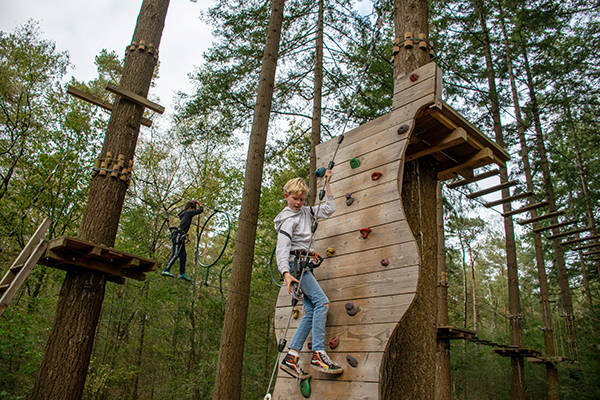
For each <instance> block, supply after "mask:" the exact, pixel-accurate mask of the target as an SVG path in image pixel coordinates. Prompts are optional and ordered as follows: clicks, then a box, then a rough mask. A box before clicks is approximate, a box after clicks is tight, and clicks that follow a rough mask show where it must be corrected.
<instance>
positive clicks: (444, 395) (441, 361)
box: [434, 182, 452, 400]
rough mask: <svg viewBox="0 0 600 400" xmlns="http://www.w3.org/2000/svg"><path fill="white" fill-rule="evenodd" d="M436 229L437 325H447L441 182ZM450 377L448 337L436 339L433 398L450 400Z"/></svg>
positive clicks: (446, 275) (446, 283) (446, 287)
mask: <svg viewBox="0 0 600 400" xmlns="http://www.w3.org/2000/svg"><path fill="white" fill-rule="evenodd" d="M436 209H437V214H436V217H437V230H438V232H437V233H438V254H437V257H438V259H437V262H438V264H437V265H438V279H439V283H438V286H437V326H438V327H440V326H446V325H448V274H447V272H446V249H445V246H444V206H443V197H442V183H441V182H438V185H437V198H436ZM451 384H452V379H451V376H450V339H438V341H437V359H436V368H435V397H434V399H435V400H450V399H451V397H452V396H451V390H450V387H451Z"/></svg>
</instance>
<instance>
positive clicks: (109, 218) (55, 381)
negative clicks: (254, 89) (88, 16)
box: [31, 0, 169, 400]
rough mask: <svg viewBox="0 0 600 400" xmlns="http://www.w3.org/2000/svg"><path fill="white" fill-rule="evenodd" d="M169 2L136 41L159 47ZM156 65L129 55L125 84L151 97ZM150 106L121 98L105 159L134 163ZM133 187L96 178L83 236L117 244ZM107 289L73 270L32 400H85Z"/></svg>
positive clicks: (156, 7)
mask: <svg viewBox="0 0 600 400" xmlns="http://www.w3.org/2000/svg"><path fill="white" fill-rule="evenodd" d="M168 7H169V0H144V2H143V4H142V7H141V10H140V14H139V16H138V20H137V25H136V28H135V32H134V34H133V41H134V42H139V41H142V40H143V41H144V42H145V43H148V44H152V45H154V46H156V48H157V49H158V45H159V43H160V39H161V36H162V30H163V27H164V22H165V18H166V15H167V9H168ZM155 66H156V60H155V59H154V57H153V56H152V55H151V54H149V53H147V52H142V51H135V52H128V53H127V55H126V57H125V66H124V69H123V76H122V78H121V83H120V86H121V88H123V89H126V90H129V91H132V92H134V93H137V94H138V95H140V96H144V97H146V96H147V94H148V90H149V88H150V82H151V80H152V73H153V72H154V68H155ZM143 112H144V107H142V106H140V105H138V104H136V103H133V102H131V101H129V100H127V99H123V98H120V97H117V99H116V100H115V106H114V108H113V112H112V115H111V118H110V121H109V123H108V128H107V132H106V136H105V139H104V144H103V148H102V157H106V155H107V153H108V152H110V153H112V155H113V156H115V157H116V156H117V155H118V154H123V155H124V156H125V160H126V161H129V160H133V157H134V153H135V146H136V143H137V138H138V134H139V127H140V120H141V117H142V113H143ZM126 191H127V184H126V183H125V182H123V181H122V180H120V179H114V178H111V177H110V176H101V175H96V177H95V178H93V180H92V183H91V187H90V194H89V197H88V203H87V206H86V209H85V212H84V215H83V219H82V222H81V227H80V230H79V235H78V236H79V237H80V238H81V239H84V240H88V241H91V242H93V243H97V244H103V245H106V246H113V245H114V242H115V237H116V234H117V228H118V225H119V218H120V215H121V209H122V207H123V201H124V199H125V193H126ZM105 286H106V275H104V274H102V273H98V272H92V271H80V272H68V273H67V276H66V278H65V280H64V283H63V286H62V288H61V291H60V295H59V299H58V305H57V309H56V317H55V320H54V326H53V328H52V332H51V333H50V337H49V339H48V344H47V347H46V352H45V354H44V358H43V359H42V362H41V365H40V368H39V370H38V373H37V376H36V380H35V384H34V388H33V392H32V395H31V398H32V399H53V400H58V399H73V400H75V399H81V397H82V393H83V388H84V385H85V379H86V376H87V370H88V365H89V361H90V355H91V351H92V346H93V343H94V336H95V331H96V327H97V325H98V319H99V317H100V311H101V308H102V302H103V300H104V290H105Z"/></svg>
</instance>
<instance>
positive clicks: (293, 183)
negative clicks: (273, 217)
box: [283, 178, 308, 195]
mask: <svg viewBox="0 0 600 400" xmlns="http://www.w3.org/2000/svg"><path fill="white" fill-rule="evenodd" d="M283 191H284V192H285V194H293V195H303V194H308V186H306V183H304V179H302V178H294V179H290V180H289V181H287V183H286V184H285V185H284V186H283Z"/></svg>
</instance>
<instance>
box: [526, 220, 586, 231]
mask: <svg viewBox="0 0 600 400" xmlns="http://www.w3.org/2000/svg"><path fill="white" fill-rule="evenodd" d="M578 222H579V220H578V219H572V220H570V221H564V222H561V223H558V224H554V225H548V226H543V227H541V228H537V229H534V230H533V231H534V232H535V233H540V232H543V231H547V230H550V229H554V228H562V227H564V226H569V225H573V224H576V223H578Z"/></svg>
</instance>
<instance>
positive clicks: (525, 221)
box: [517, 211, 565, 225]
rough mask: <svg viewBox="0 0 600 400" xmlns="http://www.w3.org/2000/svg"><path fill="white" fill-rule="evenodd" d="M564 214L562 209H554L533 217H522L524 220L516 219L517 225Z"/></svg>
mask: <svg viewBox="0 0 600 400" xmlns="http://www.w3.org/2000/svg"><path fill="white" fill-rule="evenodd" d="M564 214H565V212H564V211H554V212H551V213H548V214H544V215H540V216H537V217H535V218H529V219H524V220H521V221H517V223H518V224H519V225H527V224H533V223H534V222H540V221H543V220H545V219H549V218H554V217H558V216H561V215H564Z"/></svg>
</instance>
